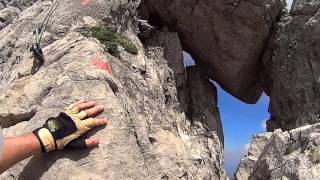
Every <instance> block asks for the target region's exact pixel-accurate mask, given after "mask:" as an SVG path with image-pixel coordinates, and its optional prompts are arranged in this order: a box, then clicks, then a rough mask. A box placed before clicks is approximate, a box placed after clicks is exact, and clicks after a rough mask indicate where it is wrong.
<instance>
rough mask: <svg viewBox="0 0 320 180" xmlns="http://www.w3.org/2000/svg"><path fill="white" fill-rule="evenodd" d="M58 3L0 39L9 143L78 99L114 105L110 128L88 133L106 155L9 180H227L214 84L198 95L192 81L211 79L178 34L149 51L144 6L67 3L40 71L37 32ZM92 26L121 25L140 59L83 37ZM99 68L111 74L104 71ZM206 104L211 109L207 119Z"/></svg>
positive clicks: (27, 166) (49, 158)
mask: <svg viewBox="0 0 320 180" xmlns="http://www.w3.org/2000/svg"><path fill="white" fill-rule="evenodd" d="M50 5H51V1H37V2H35V3H34V4H32V5H31V4H29V5H28V8H26V9H25V10H23V11H22V13H21V14H20V16H19V17H18V18H17V19H16V20H15V21H13V24H10V25H8V26H6V27H5V28H4V29H2V30H1V31H0V59H1V65H0V67H1V69H2V71H1V72H0V104H1V108H0V124H1V126H3V127H5V128H4V133H5V135H6V136H15V135H20V134H24V133H27V132H30V131H32V130H34V129H35V128H37V127H39V126H41V125H42V124H43V123H44V121H45V120H46V119H47V118H48V117H51V116H55V115H57V113H58V112H60V111H61V110H62V108H63V107H65V106H67V105H68V104H70V103H72V102H74V101H76V100H78V99H90V100H95V101H97V102H98V103H99V104H102V105H104V106H105V111H104V113H103V114H101V116H105V117H106V118H108V119H109V121H110V123H109V125H108V126H106V127H104V128H100V129H97V130H94V131H92V132H91V133H89V134H88V136H91V135H94V136H96V137H98V138H99V139H100V146H99V147H98V148H95V149H88V150H79V151H62V152H53V153H50V154H46V155H41V156H35V157H32V158H29V159H26V160H24V161H22V162H20V163H19V164H17V165H15V166H14V167H12V168H11V169H10V170H8V171H6V172H5V173H4V174H2V175H1V176H0V178H1V179H128V178H131V179H164V180H165V179H227V177H226V174H225V171H224V169H223V164H222V162H223V143H222V142H220V141H221V138H222V137H221V134H222V129H221V122H220V118H219V114H218V111H216V110H215V109H213V108H212V107H215V106H216V105H217V104H216V99H214V98H215V97H216V94H215V92H214V91H212V92H211V93H210V94H208V96H207V95H205V94H203V96H201V98H198V97H199V94H201V93H202V92H203V93H205V92H206V91H207V89H206V88H212V89H213V88H214V86H213V84H210V83H209V81H197V82H196V83H197V84H198V85H199V86H203V87H205V88H201V89H199V91H200V92H197V91H198V90H197V89H195V88H194V85H191V86H190V87H191V88H193V89H192V90H190V87H189V85H188V79H191V80H193V79H201V77H203V74H202V73H201V72H200V71H199V72H198V73H195V74H192V76H190V78H188V77H187V73H186V70H185V68H184V65H183V60H182V48H181V43H180V39H179V36H178V34H177V33H173V32H169V31H168V30H166V29H165V28H164V29H157V30H155V31H154V32H152V33H151V34H150V36H149V37H148V42H144V44H142V43H141V42H140V40H139V39H138V37H137V34H136V32H138V29H137V22H136V18H137V17H136V15H137V12H136V9H137V6H138V5H139V1H90V3H89V5H88V6H83V5H82V4H81V1H78V0H65V1H61V5H60V6H59V7H58V8H57V10H56V11H55V13H54V15H53V16H52V19H51V21H50V22H51V23H50V25H49V26H48V28H47V30H46V34H45V35H44V37H43V44H42V45H43V51H44V57H45V60H44V62H43V63H42V64H41V63H40V64H37V60H36V59H35V58H33V56H32V54H31V53H30V51H29V48H30V45H31V44H32V42H33V41H32V33H33V30H34V28H35V27H36V26H37V25H39V24H40V23H41V22H42V20H43V18H44V17H45V15H46V13H47V12H48V9H49V8H50ZM39 12H40V13H39ZM84 17H85V18H84ZM84 19H85V20H86V21H85V20H84ZM88 19H90V22H96V23H97V24H98V25H99V26H100V25H101V26H111V27H114V28H115V29H116V30H118V32H119V33H121V34H123V35H124V36H126V37H127V38H128V39H129V40H130V41H131V42H132V43H133V44H134V45H135V46H136V47H137V49H138V53H137V55H133V54H130V53H128V52H127V51H126V50H125V48H121V47H120V48H119V51H120V55H119V58H116V57H114V56H112V55H111V54H108V53H107V52H106V51H105V48H106V47H105V46H104V45H103V44H102V43H100V42H99V41H98V40H97V39H95V38H92V37H85V36H84V35H83V34H82V29H83V28H85V26H87V25H92V24H93V23H88ZM22 27H23V28H22ZM96 60H98V61H100V62H101V63H104V64H106V65H107V66H109V67H110V69H111V70H110V71H109V70H108V71H106V70H104V69H100V68H99V67H96V66H95V65H94V64H93V63H92V61H96ZM35 65H36V66H35ZM202 83H204V84H202ZM190 92H192V93H190ZM193 96H195V97H193ZM196 98H197V99H196ZM190 100H192V101H193V103H190ZM195 100H196V101H197V102H196V101H195ZM202 101H203V102H202ZM198 104H210V106H201V108H202V109H201V111H200V110H199V109H198V108H199V106H198ZM193 106H195V107H193ZM189 108H191V109H196V110H197V111H196V112H197V114H195V113H194V114H193V115H192V119H190V118H189V117H188V116H187V115H186V114H187V111H186V109H189ZM202 117H205V118H204V119H201V118H202ZM195 121H199V122H198V123H193V122H195Z"/></svg>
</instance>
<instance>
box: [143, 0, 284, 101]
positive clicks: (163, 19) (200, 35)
mask: <svg viewBox="0 0 320 180" xmlns="http://www.w3.org/2000/svg"><path fill="white" fill-rule="evenodd" d="M283 7H284V6H283V4H282V2H281V0H263V1H261V0H253V1H252V0H251V1H241V0H240V1H233V0H227V1H226V0H218V1H213V0H209V1H208V0H144V3H143V4H142V10H141V11H142V12H143V13H142V14H143V16H144V17H145V18H147V19H149V20H150V22H151V23H153V24H155V25H157V26H163V25H166V26H169V28H170V29H172V30H173V31H177V32H178V33H179V37H180V39H181V42H182V46H183V49H184V50H186V51H187V52H189V53H190V54H191V55H192V56H193V57H194V58H195V60H196V63H197V65H199V66H202V70H203V71H206V73H207V74H208V75H209V76H210V78H211V79H214V80H215V81H217V82H219V84H220V85H221V86H222V87H223V88H224V89H225V90H227V91H228V92H230V93H231V94H232V95H234V96H236V97H237V98H239V99H241V100H242V101H244V102H247V103H255V102H256V101H257V100H258V98H259V97H260V95H261V93H262V88H261V86H260V83H259V82H260V79H259V76H258V72H259V69H258V61H259V60H260V57H261V55H262V53H263V48H264V45H265V41H266V40H267V39H268V37H269V34H270V30H271V27H272V24H273V22H274V21H275V19H276V17H277V16H278V14H279V13H280V11H281V10H282V8H283Z"/></svg>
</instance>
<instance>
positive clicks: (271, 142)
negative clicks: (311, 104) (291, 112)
mask: <svg viewBox="0 0 320 180" xmlns="http://www.w3.org/2000/svg"><path fill="white" fill-rule="evenodd" d="M319 142H320V124H314V125H307V126H303V127H300V128H297V129H294V130H291V131H285V132H283V131H281V130H279V129H278V130H275V131H274V132H273V133H266V134H260V135H258V136H256V137H255V138H254V140H253V141H252V144H251V145H250V149H249V153H248V155H246V156H245V157H244V158H243V159H242V162H241V164H240V167H239V169H238V171H237V173H236V178H237V179H239V180H240V179H241V180H242V179H252V180H255V179H261V180H269V179H272V180H273V179H274V180H276V179H318V178H319V173H320V170H319V168H320V143H319ZM257 157H258V158H257Z"/></svg>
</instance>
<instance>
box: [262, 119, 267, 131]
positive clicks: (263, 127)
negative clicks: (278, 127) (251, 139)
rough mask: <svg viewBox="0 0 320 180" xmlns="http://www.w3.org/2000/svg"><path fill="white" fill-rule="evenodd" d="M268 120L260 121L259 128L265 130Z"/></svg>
mask: <svg viewBox="0 0 320 180" xmlns="http://www.w3.org/2000/svg"><path fill="white" fill-rule="evenodd" d="M268 119H269V118H267V119H264V120H263V121H261V128H262V129H263V130H265V131H266V130H267V120H268Z"/></svg>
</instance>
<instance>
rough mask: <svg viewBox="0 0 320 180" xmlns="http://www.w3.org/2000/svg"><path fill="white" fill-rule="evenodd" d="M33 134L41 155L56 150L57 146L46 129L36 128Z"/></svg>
mask: <svg viewBox="0 0 320 180" xmlns="http://www.w3.org/2000/svg"><path fill="white" fill-rule="evenodd" d="M33 134H34V135H35V136H36V137H37V139H38V140H39V142H40V146H41V151H42V152H43V153H46V152H50V151H53V150H56V149H57V145H56V142H55V140H54V139H53V136H52V134H51V132H50V131H49V130H48V129H46V128H38V129H36V130H34V131H33Z"/></svg>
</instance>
